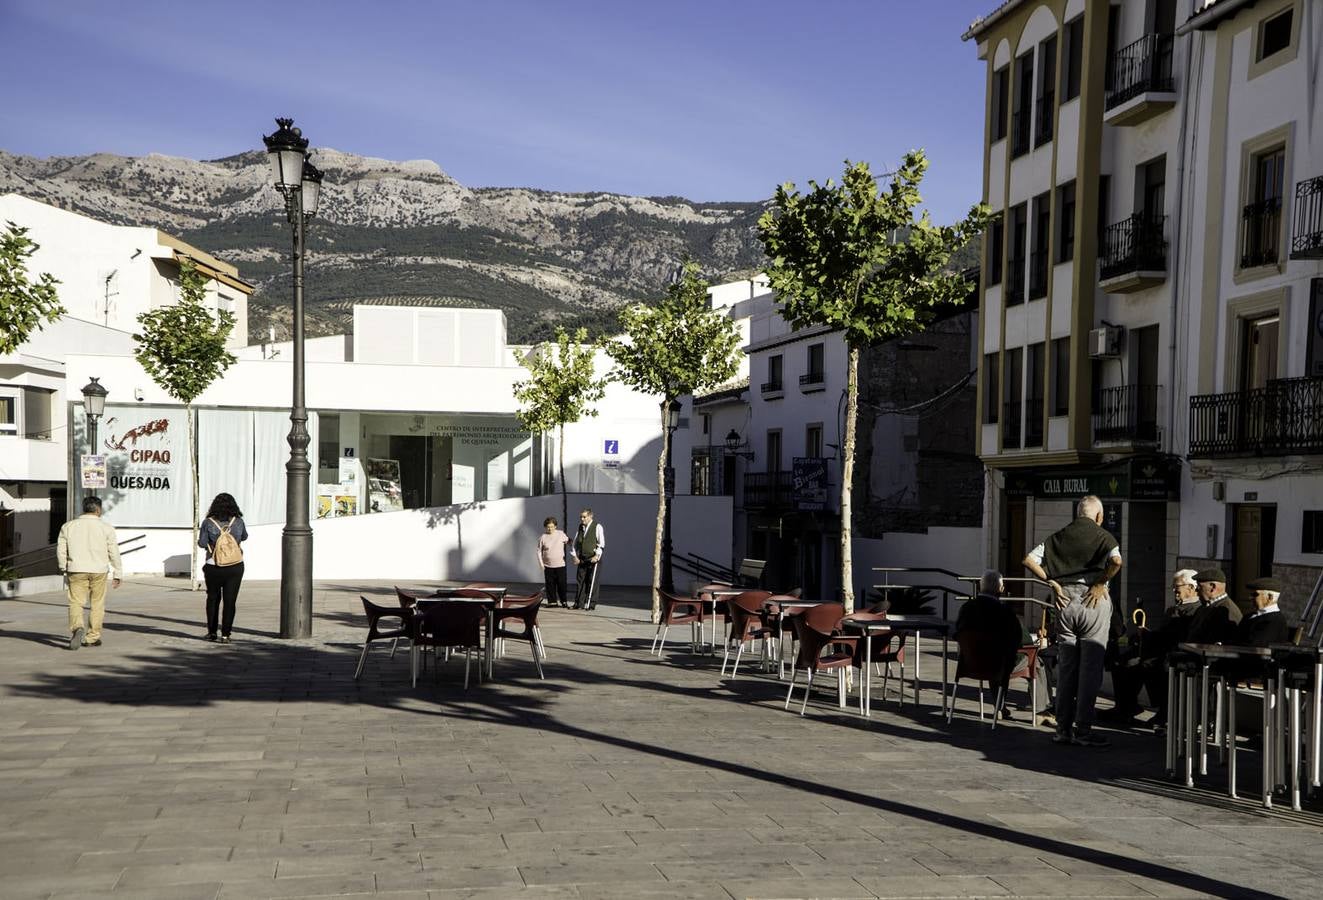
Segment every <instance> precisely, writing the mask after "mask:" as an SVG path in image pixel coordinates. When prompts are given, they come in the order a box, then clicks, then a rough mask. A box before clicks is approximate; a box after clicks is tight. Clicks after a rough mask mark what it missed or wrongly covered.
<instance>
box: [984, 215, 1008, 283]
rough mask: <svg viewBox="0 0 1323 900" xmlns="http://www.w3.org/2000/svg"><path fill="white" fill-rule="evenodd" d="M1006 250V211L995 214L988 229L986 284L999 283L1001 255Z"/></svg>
mask: <svg viewBox="0 0 1323 900" xmlns="http://www.w3.org/2000/svg"><path fill="white" fill-rule="evenodd" d="M1005 250H1006V213H1005V212H1004V211H1003V212H999V213H996V214H995V218H994V219H993V220H992V227H991V228H990V229H988V263H987V266H988V285H989V286H991V285H994V284H1001V265H1002V256H1003V254H1004V253H1005Z"/></svg>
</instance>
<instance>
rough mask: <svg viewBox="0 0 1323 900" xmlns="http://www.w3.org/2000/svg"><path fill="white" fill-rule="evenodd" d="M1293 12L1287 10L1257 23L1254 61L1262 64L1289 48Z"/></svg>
mask: <svg viewBox="0 0 1323 900" xmlns="http://www.w3.org/2000/svg"><path fill="white" fill-rule="evenodd" d="M1293 12H1294V10H1291V9H1287V10H1283V11H1282V12H1280V13H1278V14H1277V15H1275V16H1273V17H1272V18H1270V19H1264V20H1263V21H1262V22H1260V23H1259V34H1258V45H1259V46H1258V52H1257V53H1255V54H1254V59H1255V60H1256V61H1258V62H1262V61H1263V60H1265V59H1267V58H1268V57H1270V56H1274V55H1276V54H1278V53H1281V52H1282V51H1283V50H1286V49H1288V48H1289V47H1290V46H1291V30H1292V29H1291V25H1292V19H1293Z"/></svg>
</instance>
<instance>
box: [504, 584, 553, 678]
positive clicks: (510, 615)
mask: <svg viewBox="0 0 1323 900" xmlns="http://www.w3.org/2000/svg"><path fill="white" fill-rule="evenodd" d="M544 593H545V592H543V591H538V592H537V593H535V594H530V595H528V596H527V597H511V596H509V595H506V598H505V600H504V602H503V603H501V604H499V605H498V606H497V607H496V611H495V616H496V630H495V633H494V634H493V637H494V638H495V639H497V640H502V641H505V640H510V641H527V642H528V646H529V649H530V650H532V652H533V665H535V666H537V677H538V678H541V679H543V680H545V679H546V676H545V675H543V674H542V660H543V659H544V658H545V657H546V655H547V651H546V650H545V649H544V648H543V646H542V631H541V629H539V628H538V626H537V614H538V610H540V609H541V608H542V600H543V597H544ZM507 622H508V623H511V624H520V625H522V626H523V629H522V630H520V631H512V630H510V629H509V628H506V627H504V626H505V624H506V623H507Z"/></svg>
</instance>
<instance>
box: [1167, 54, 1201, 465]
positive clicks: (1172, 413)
mask: <svg viewBox="0 0 1323 900" xmlns="http://www.w3.org/2000/svg"><path fill="white" fill-rule="evenodd" d="M1194 37H1195V36H1194V35H1191V41H1190V45H1188V46H1187V47H1186V50H1185V75H1184V77H1183V78H1182V79H1181V91H1180V107H1181V129H1180V133H1179V136H1178V137H1177V139H1176V215H1175V222H1176V227H1175V228H1173V229H1172V245H1173V246H1172V253H1171V260H1172V266H1171V316H1170V319H1169V320H1168V323H1167V334H1168V337H1169V344H1168V346H1167V357H1168V369H1169V371H1170V373H1171V374H1170V376H1169V377H1168V379H1167V384H1168V388H1167V451H1168V452H1171V451H1172V450H1173V449H1175V440H1176V376H1177V371H1178V368H1177V363H1176V346H1177V343H1178V342H1177V339H1176V335H1177V327H1176V326H1177V321H1178V319H1179V318H1180V307H1181V297H1180V290H1181V266H1180V260H1181V247H1182V241H1181V228H1182V225H1183V223H1184V220H1185V211H1184V199H1185V141H1186V133H1187V127H1186V126H1187V123H1188V122H1189V121H1190V114H1191V109H1190V97H1191V96H1192V95H1191V93H1190V70H1191V69H1192V68H1193V66H1192V60H1193V58H1194V47H1193V43H1194ZM1198 38H1199V55H1200V58H1201V61H1202V57H1203V48H1204V37H1203V34H1202V32H1201V33H1199V34H1198ZM1194 112H1195V113H1196V115H1197V112H1198V111H1197V110H1195V111H1194ZM1201 349H1202V348H1201ZM1186 438H1187V441H1188V438H1189V435H1186Z"/></svg>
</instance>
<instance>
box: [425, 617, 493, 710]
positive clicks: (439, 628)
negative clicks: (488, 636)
mask: <svg viewBox="0 0 1323 900" xmlns="http://www.w3.org/2000/svg"><path fill="white" fill-rule="evenodd" d="M486 618H487V611H486V610H485V609H483V608H482V607H481V606H479V605H478V604H476V603H468V602H465V601H464V600H438V601H436V602H435V603H428V604H426V605H425V606H423V607H422V613H421V615H420V616H419V618H418V626H417V633H416V634H415V635H414V642H413V653H412V655H411V662H412V669H413V671H412V675H413V685H414V687H417V686H418V652H417V651H418V648H419V647H431V648H432V652H433V655H435V653H436V650H437V649H439V648H441V647H445V648H447V649H450V650H463V651H464V689H465V690H468V687H469V664H470V662H471V661H472V657H473V651H474V650H479V651H481V649H482V625H483V622H484V621H485V620H486ZM432 675H433V678H435V677H436V675H437V671H436V669H435V668H434V669H433V672H432ZM478 680H479V681H481V680H482V656H481V654H479V657H478Z"/></svg>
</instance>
